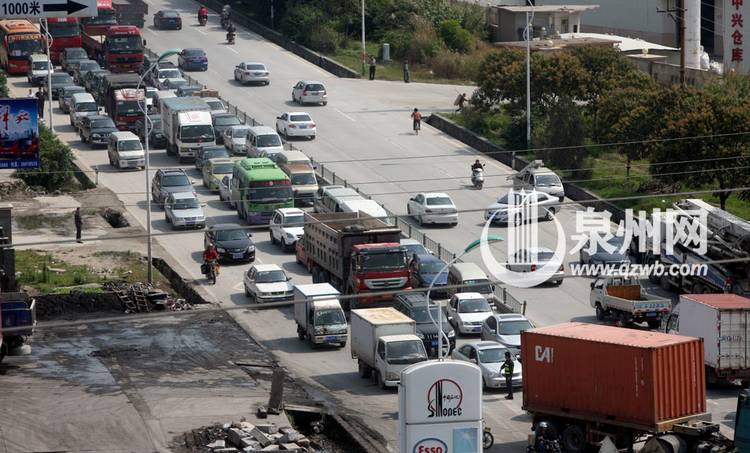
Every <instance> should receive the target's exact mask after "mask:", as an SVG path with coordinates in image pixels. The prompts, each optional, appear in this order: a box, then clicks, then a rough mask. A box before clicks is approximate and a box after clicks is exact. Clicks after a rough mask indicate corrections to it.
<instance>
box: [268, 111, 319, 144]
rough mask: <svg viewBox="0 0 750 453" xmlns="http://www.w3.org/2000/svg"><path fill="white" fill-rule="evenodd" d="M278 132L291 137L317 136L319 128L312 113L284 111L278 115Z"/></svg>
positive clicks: (285, 136) (310, 137) (312, 137)
mask: <svg viewBox="0 0 750 453" xmlns="http://www.w3.org/2000/svg"><path fill="white" fill-rule="evenodd" d="M276 132H278V133H279V134H280V135H283V136H284V138H286V139H288V138H289V137H307V138H309V139H310V140H312V139H314V138H315V135H316V133H317V128H316V127H315V122H313V120H312V118H310V115H309V114H307V113H305V112H284V113H282V114H281V115H280V116H277V117H276Z"/></svg>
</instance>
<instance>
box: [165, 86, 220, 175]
mask: <svg viewBox="0 0 750 453" xmlns="http://www.w3.org/2000/svg"><path fill="white" fill-rule="evenodd" d="M159 104H160V106H161V124H162V132H163V133H164V136H165V137H166V139H167V154H169V155H177V157H178V159H179V160H180V162H182V161H184V160H189V159H195V154H196V152H197V151H198V150H199V149H201V148H203V147H206V146H215V145H216V141H215V139H214V127H213V122H212V120H211V107H210V106H209V105H208V104H206V101H204V100H203V99H201V98H198V97H184V98H179V97H174V98H167V99H163V100H161V101H160V102H159Z"/></svg>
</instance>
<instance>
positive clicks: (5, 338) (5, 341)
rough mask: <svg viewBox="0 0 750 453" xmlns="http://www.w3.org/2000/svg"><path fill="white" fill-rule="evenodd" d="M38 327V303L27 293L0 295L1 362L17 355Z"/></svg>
mask: <svg viewBox="0 0 750 453" xmlns="http://www.w3.org/2000/svg"><path fill="white" fill-rule="evenodd" d="M35 326H36V301H35V300H34V299H33V298H31V297H29V295H28V294H26V293H20V292H14V293H0V362H2V361H3V359H4V358H5V356H6V355H16V354H18V353H19V350H20V348H21V346H23V345H24V344H25V343H27V342H28V339H29V337H30V336H31V335H32V334H33V333H34V327H35Z"/></svg>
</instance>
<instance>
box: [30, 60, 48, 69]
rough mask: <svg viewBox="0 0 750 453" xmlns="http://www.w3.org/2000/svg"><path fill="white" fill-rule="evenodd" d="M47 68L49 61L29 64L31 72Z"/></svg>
mask: <svg viewBox="0 0 750 453" xmlns="http://www.w3.org/2000/svg"><path fill="white" fill-rule="evenodd" d="M48 68H49V61H35V62H33V63H32V64H31V69H32V70H33V71H42V70H46V69H48Z"/></svg>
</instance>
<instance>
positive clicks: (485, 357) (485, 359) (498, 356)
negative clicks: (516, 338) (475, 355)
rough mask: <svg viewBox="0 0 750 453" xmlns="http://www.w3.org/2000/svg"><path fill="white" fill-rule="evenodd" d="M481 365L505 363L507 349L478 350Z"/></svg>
mask: <svg viewBox="0 0 750 453" xmlns="http://www.w3.org/2000/svg"><path fill="white" fill-rule="evenodd" d="M477 351H478V352H479V362H480V363H501V362H504V361H505V351H507V349H505V348H486V349H478V350H477Z"/></svg>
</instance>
